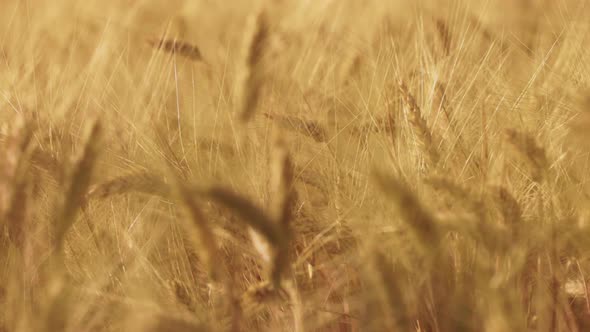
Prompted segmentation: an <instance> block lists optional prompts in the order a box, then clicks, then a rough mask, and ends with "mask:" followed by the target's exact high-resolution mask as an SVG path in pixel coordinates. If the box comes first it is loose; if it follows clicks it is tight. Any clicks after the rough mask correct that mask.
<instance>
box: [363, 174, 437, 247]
mask: <svg viewBox="0 0 590 332" xmlns="http://www.w3.org/2000/svg"><path fill="white" fill-rule="evenodd" d="M373 176H374V178H375V183H376V184H377V186H378V187H379V188H380V189H381V191H382V192H383V193H384V194H386V195H387V197H388V198H390V199H391V200H392V203H393V204H395V206H396V207H397V210H398V211H399V213H400V215H401V216H402V218H403V219H404V221H405V222H406V223H407V224H408V226H409V227H410V229H412V230H413V232H414V234H415V235H416V237H417V239H418V240H420V242H421V244H422V245H423V246H424V247H425V248H428V249H436V248H437V247H438V242H439V240H440V238H439V234H438V229H437V226H436V223H435V221H434V218H433V217H432V216H431V215H430V213H429V212H428V211H427V210H426V209H425V208H424V207H423V206H422V204H421V203H420V201H419V200H418V199H417V198H416V197H415V196H414V194H413V193H412V192H411V191H410V190H409V189H408V188H407V186H406V185H404V184H403V183H402V182H400V181H399V180H396V179H393V178H391V177H389V176H386V175H384V174H381V173H379V172H374V173H373Z"/></svg>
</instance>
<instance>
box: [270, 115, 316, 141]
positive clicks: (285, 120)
mask: <svg viewBox="0 0 590 332" xmlns="http://www.w3.org/2000/svg"><path fill="white" fill-rule="evenodd" d="M263 114H264V115H265V116H266V117H267V118H269V119H272V120H275V121H276V122H277V123H278V124H279V125H280V126H281V127H283V128H285V129H289V130H293V131H295V132H297V133H299V134H302V135H305V136H307V137H310V138H311V139H313V140H314V141H316V142H326V139H327V133H326V129H325V128H324V127H323V126H322V125H321V124H320V123H318V122H316V121H313V120H305V119H301V118H298V117H295V116H289V115H280V114H270V113H263Z"/></svg>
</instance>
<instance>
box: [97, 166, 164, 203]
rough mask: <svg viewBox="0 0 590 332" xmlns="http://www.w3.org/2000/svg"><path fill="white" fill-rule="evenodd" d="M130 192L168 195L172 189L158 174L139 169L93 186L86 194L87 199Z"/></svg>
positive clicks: (103, 197) (104, 197)
mask: <svg viewBox="0 0 590 332" xmlns="http://www.w3.org/2000/svg"><path fill="white" fill-rule="evenodd" d="M128 192H139V193H145V194H152V195H157V196H160V197H168V196H169V193H170V189H169V186H168V185H167V184H166V183H165V182H164V181H162V179H161V178H159V177H158V176H156V175H154V174H152V173H150V172H147V171H139V172H133V173H130V174H127V175H122V176H118V177H116V178H114V179H111V180H109V181H106V182H103V183H101V184H97V185H94V186H92V187H91V188H90V190H89V191H88V193H87V194H86V200H92V199H106V198H108V197H111V196H115V195H120V194H124V193H128Z"/></svg>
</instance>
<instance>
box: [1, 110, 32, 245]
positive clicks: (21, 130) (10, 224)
mask: <svg viewBox="0 0 590 332" xmlns="http://www.w3.org/2000/svg"><path fill="white" fill-rule="evenodd" d="M31 138H32V129H31V128H30V126H29V125H28V124H27V123H26V121H25V120H24V119H22V118H20V117H19V118H18V119H17V120H16V121H15V123H14V124H13V125H12V133H11V134H10V136H8V137H7V139H6V142H5V147H4V151H3V153H1V154H0V156H2V157H3V160H4V161H3V162H1V161H0V229H1V226H2V223H6V226H7V229H6V230H7V232H8V237H9V239H10V240H11V241H12V242H13V244H15V245H16V246H17V247H19V248H21V249H22V248H23V244H24V241H23V237H24V235H25V228H26V224H27V222H28V221H29V220H30V212H31V206H30V203H31V202H30V198H31V195H32V186H33V183H32V181H33V180H32V179H31V178H29V176H27V175H30V174H28V173H29V163H28V159H29V157H30V154H31V150H32V148H33V146H32V144H31Z"/></svg>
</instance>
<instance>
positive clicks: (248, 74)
mask: <svg viewBox="0 0 590 332" xmlns="http://www.w3.org/2000/svg"><path fill="white" fill-rule="evenodd" d="M267 20H268V18H267V14H266V12H265V11H264V10H261V11H260V12H259V13H258V15H255V16H251V17H250V18H249V20H248V27H247V30H246V38H245V40H244V46H243V55H242V58H243V61H242V62H243V63H242V68H241V72H240V77H239V85H238V87H239V89H240V90H239V116H240V119H241V120H242V121H243V122H247V121H248V120H250V118H252V116H253V114H254V113H255V111H256V107H257V105H258V99H259V97H260V93H261V90H262V84H263V78H264V75H265V74H264V68H263V58H264V54H265V51H266V47H267V43H268V38H269V26H268V22H267Z"/></svg>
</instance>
